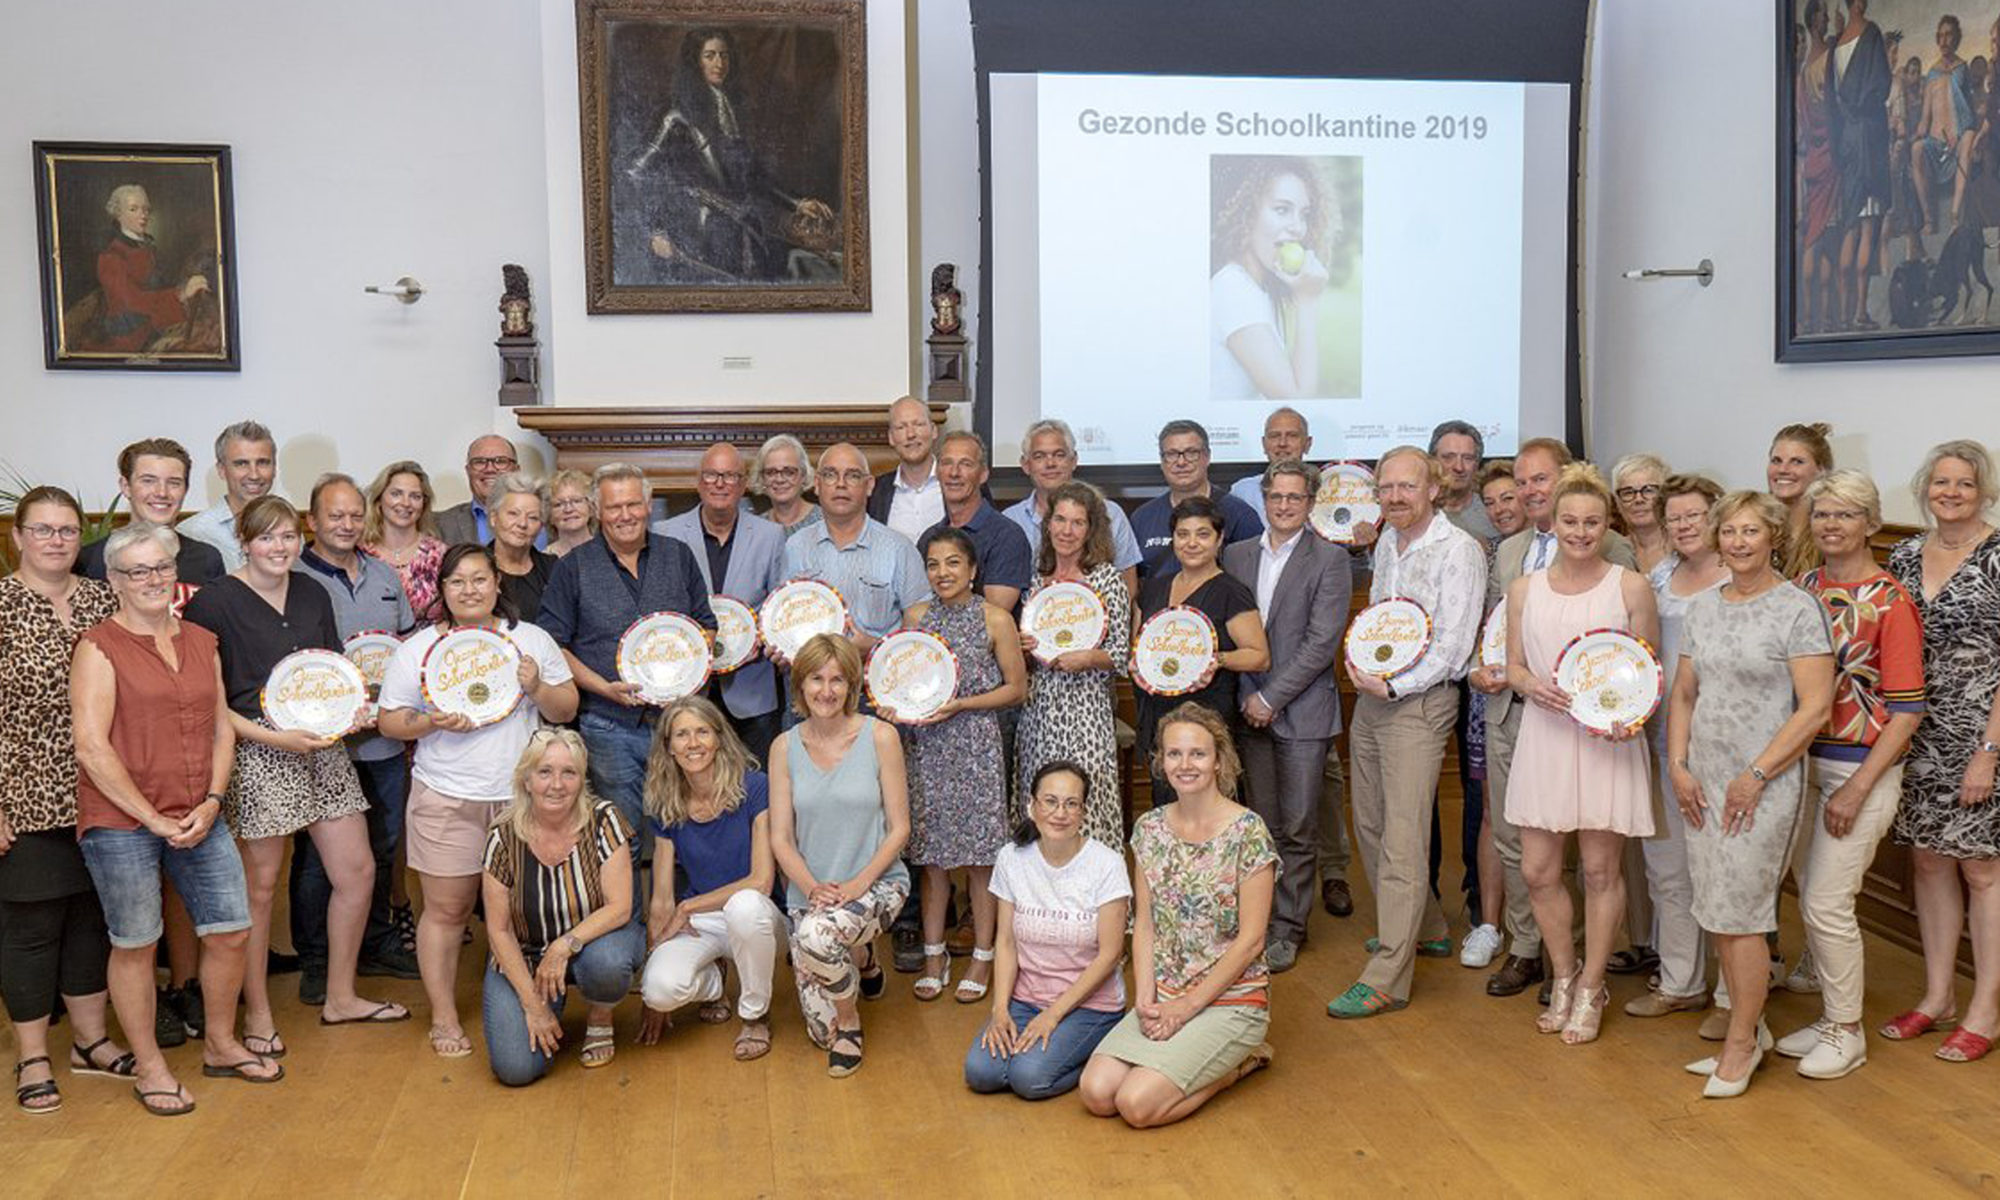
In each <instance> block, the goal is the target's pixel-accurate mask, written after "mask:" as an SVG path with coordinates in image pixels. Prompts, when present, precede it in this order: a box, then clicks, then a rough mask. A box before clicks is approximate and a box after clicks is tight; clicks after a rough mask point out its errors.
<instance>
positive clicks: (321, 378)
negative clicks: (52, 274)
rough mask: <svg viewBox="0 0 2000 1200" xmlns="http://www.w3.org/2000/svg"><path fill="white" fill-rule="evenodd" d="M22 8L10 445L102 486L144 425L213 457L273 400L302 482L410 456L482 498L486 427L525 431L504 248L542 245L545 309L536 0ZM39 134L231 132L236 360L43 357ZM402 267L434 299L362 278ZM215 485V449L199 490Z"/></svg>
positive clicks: (223, 136)
mask: <svg viewBox="0 0 2000 1200" xmlns="http://www.w3.org/2000/svg"><path fill="white" fill-rule="evenodd" d="M8 24H9V29H10V33H9V36H7V37H5V38H0V79H4V80H5V81H6V93H7V103H6V104H5V105H4V106H0V146H6V147H8V148H9V151H8V152H9V154H10V156H13V157H12V161H13V162H14V163H15V165H16V167H18V168H19V170H18V173H16V174H12V175H11V176H10V177H9V178H10V179H11V183H10V185H9V186H0V245H4V246H6V247H7V248H8V250H7V253H6V255H5V258H4V261H6V262H7V263H9V264H11V267H12V269H10V270H8V271H7V272H5V275H4V278H0V329H5V330H6V331H7V335H6V337H5V338H4V339H0V421H4V428H5V429H6V431H7V432H6V436H5V439H4V441H0V460H4V461H5V463H7V464H11V465H12V466H14V467H16V468H18V469H19V470H20V471H21V472H22V473H23V474H24V475H26V476H28V477H29V478H30V479H31V480H36V481H49V482H62V483H66V484H68V485H70V486H72V487H77V488H80V489H81V490H82V493H83V496H82V498H83V499H84V501H85V503H86V504H89V505H92V506H93V507H94V506H97V505H100V504H102V503H104V502H105V501H107V500H108V499H109V498H110V496H112V495H114V494H115V487H116V471H115V467H114V464H115V459H116V455H117V451H118V448H119V447H120V446H122V445H124V444H125V443H126V442H128V441H131V440H133V439H134V438H137V437H142V436H148V435H167V436H171V437H174V438H178V439H179V440H180V441H181V442H182V443H184V444H185V445H186V446H187V447H188V448H189V450H191V451H192V452H193V453H194V455H195V458H196V461H197V471H198V472H199V471H200V470H201V469H202V468H204V467H205V466H206V465H207V462H206V460H207V459H208V458H209V457H210V454H209V451H208V450H207V449H206V447H208V446H209V445H210V443H211V442H212V441H213V439H214V437H215V433H216V431H217V430H218V429H220V428H221V427H222V426H223V425H225V424H228V423H229V422H231V421H235V420H238V419H241V418H244V417H254V418H257V419H260V420H262V421H264V422H265V423H266V424H268V425H270V426H271V427H272V429H273V430H274V431H275V432H276V433H277V435H278V438H279V468H280V474H279V486H280V489H281V490H282V491H283V492H285V493H286V494H288V495H291V496H294V497H299V498H303V496H304V493H305V492H306V491H307V489H309V488H310V487H311V485H312V480H313V479H314V477H315V476H316V475H317V474H318V473H319V472H321V471H323V470H327V469H332V468H335V467H338V468H339V469H342V470H347V471H350V472H353V473H355V474H358V475H360V476H362V478H363V479H364V481H365V480H366V478H367V477H368V476H369V475H371V474H372V473H373V472H374V471H375V470H376V469H377V468H378V467H379V466H380V465H381V464H382V463H384V462H386V461H389V460H391V459H394V458H402V457H411V458H416V459H419V460H421V461H423V462H425V463H426V464H428V465H430V466H431V468H432V473H433V476H434V477H435V479H436V481H437V485H438V488H439V491H440V493H441V495H440V500H441V502H442V503H456V502H457V501H458V500H461V499H463V498H464V496H465V480H464V474H463V471H462V470H461V469H460V468H459V466H458V464H459V463H461V462H462V461H463V457H462V456H463V454H464V450H465V445H466V443H467V442H468V441H470V440H471V439H472V438H473V437H475V436H477V435H479V434H481V433H486V432H490V431H493V430H500V431H502V432H507V433H510V434H512V433H518V432H519V430H518V427H517V426H516V424H515V422H514V420H513V418H512V416H511V414H509V413H508V412H507V411H506V410H503V409H501V408H499V407H498V406H497V404H496V403H495V399H494V397H495V391H496V389H497V388H498V386H499V360H498V357H497V355H496V354H495V352H494V349H493V339H494V337H495V336H496V335H497V334H498V332H499V315H498V313H497V312H496V311H495V309H494V305H495V304H496V302H497V301H498V299H499V295H500V264H501V263H503V262H518V263H521V264H522V265H524V266H525V267H527V269H528V272H529V274H530V276H531V277H532V278H533V281H534V284H535V287H536V289H537V303H538V308H539V309H540V315H541V317H542V319H543V320H544V321H546V320H547V316H548V307H549V305H548V291H547V289H548V282H549V271H548V238H547V233H546V230H547V214H546V209H545V203H546V194H547V193H546V189H545V186H544V183H543V177H544V174H545V172H544V170H543V151H542V85H541V66H542V64H541V58H540V49H539V45H538V40H539V39H538V31H537V25H536V17H535V0H423V2H422V3H410V2H409V0H348V2H347V3H344V4H342V5H339V6H337V7H333V8H328V7H325V6H312V5H295V4H282V3H281V4H267V3H256V2H253V0H179V2H178V3H176V4H174V5H171V6H166V7H162V6H158V5H142V4H136V3H116V4H106V3H78V2H77V0H16V2H15V3H13V4H10V5H9V6H8ZM570 78H572V79H573V78H574V71H573V70H572V71H571V73H570ZM120 81H123V82H122V83H121V82H120ZM35 139H42V140H76V141H84V140H89V141H162V142H173V141H180V142H221V143H226V144H228V145H229V146H230V147H231V148H232V151H233V160H234V161H233V166H234V171H235V198H236V254H237V262H238V265H239V267H240V274H239V284H238V295H239V297H240V301H241V308H242V316H241V336H242V346H243V356H242V360H243V370H242V372H241V373H240V374H234V375H230V374H211V373H200V374H155V375H147V374H141V373H133V372H115V373H113V372H79V371H48V370H45V369H44V368H43V365H42V347H41V315H40V304H41V301H40V291H39V284H38V280H37V277H36V272H35V270H34V269H33V261H34V260H33V252H34V247H35V209H34V196H33V193H32V191H31V190H30V188H29V187H27V186H26V185H27V183H28V170H27V166H28V147H29V143H30V142H31V141H33V140H35ZM403 274H409V275H414V276H415V277H416V278H417V279H419V280H421V281H422V282H423V284H424V286H425V287H426V288H427V289H429V292H428V294H427V295H425V297H424V298H423V300H422V301H420V302H419V303H418V304H416V305H414V306H411V307H407V308H406V307H404V306H403V305H401V304H398V303H396V302H395V301H393V300H390V299H386V298H383V297H379V296H368V295H364V294H363V293H362V291H361V289H362V287H363V286H364V285H366V284H370V283H390V282H393V281H394V280H395V278H396V277H397V276H398V275H403ZM220 494H221V490H220V483H219V481H218V480H217V479H216V478H215V476H214V475H213V473H212V472H211V473H210V475H209V477H208V479H207V480H206V481H203V482H198V483H197V484H196V486H195V487H194V489H193V494H192V495H191V496H190V498H189V504H190V506H193V505H195V504H197V503H207V502H208V500H211V499H213V498H215V497H217V496H219V495H220Z"/></svg>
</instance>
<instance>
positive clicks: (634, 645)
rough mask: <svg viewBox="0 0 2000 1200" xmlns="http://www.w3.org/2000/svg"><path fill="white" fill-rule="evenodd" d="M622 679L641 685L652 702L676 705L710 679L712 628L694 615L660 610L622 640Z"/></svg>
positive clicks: (642, 696)
mask: <svg viewBox="0 0 2000 1200" xmlns="http://www.w3.org/2000/svg"><path fill="white" fill-rule="evenodd" d="M616 661H617V667H618V678H620V679H622V680H624V681H625V682H626V683H636V684H638V685H639V698H640V699H641V700H644V701H645V702H646V703H648V704H672V703H673V702H674V701H676V700H678V699H680V698H681V697H682V696H687V695H691V694H693V693H694V692H696V691H699V690H700V689H701V685H702V684H704V683H707V682H708V670H709V653H708V631H707V630H705V629H703V628H702V627H701V626H699V625H697V624H695V623H694V619H693V618H692V617H688V616H685V615H683V614H681V613H677V612H656V613H654V614H652V615H651V616H646V617H640V618H639V619H638V620H636V621H634V622H632V627H631V628H630V629H627V630H626V631H625V635H624V636H623V637H621V638H619V639H618V657H617V660H616Z"/></svg>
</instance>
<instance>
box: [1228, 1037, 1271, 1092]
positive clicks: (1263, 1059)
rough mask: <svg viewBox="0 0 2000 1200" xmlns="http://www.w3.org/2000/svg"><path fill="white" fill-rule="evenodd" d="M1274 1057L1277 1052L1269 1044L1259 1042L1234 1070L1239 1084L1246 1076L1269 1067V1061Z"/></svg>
mask: <svg viewBox="0 0 2000 1200" xmlns="http://www.w3.org/2000/svg"><path fill="white" fill-rule="evenodd" d="M1276 1057H1277V1051H1275V1050H1273V1049H1271V1043H1269V1042H1259V1043H1258V1044H1257V1048H1256V1049H1255V1050H1252V1051H1251V1052H1250V1053H1249V1054H1247V1055H1245V1056H1244V1059H1243V1063H1242V1065H1241V1066H1239V1067H1237V1068H1236V1079H1237V1081H1238V1082H1239V1083H1240V1082H1242V1080H1243V1079H1244V1078H1245V1077H1246V1076H1249V1075H1253V1074H1255V1073H1257V1072H1258V1071H1261V1070H1263V1069H1264V1068H1265V1067H1268V1066H1270V1065H1271V1060H1272V1059H1273V1058H1276Z"/></svg>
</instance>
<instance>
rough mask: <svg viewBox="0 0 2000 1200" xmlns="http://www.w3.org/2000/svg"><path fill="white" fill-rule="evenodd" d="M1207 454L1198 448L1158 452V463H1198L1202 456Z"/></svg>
mask: <svg viewBox="0 0 2000 1200" xmlns="http://www.w3.org/2000/svg"><path fill="white" fill-rule="evenodd" d="M1207 453H1208V451H1206V450H1203V449H1201V448H1200V447H1199V446H1197V447H1196V448H1194V449H1192V450H1162V451H1160V461H1161V462H1163V463H1191V462H1200V461H1201V458H1202V456H1203V455H1205V454H1207Z"/></svg>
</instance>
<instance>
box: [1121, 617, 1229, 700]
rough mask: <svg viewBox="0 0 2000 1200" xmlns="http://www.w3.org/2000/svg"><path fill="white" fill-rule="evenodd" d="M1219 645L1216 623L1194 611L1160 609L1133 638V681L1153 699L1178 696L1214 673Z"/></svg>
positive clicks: (1220, 652) (1189, 690) (1191, 689)
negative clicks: (1153, 696)
mask: <svg viewBox="0 0 2000 1200" xmlns="http://www.w3.org/2000/svg"><path fill="white" fill-rule="evenodd" d="M1221 645H1222V643H1221V642H1220V641H1219V640H1218V639H1217V638H1216V636H1215V623H1214V622H1212V621H1210V620H1209V619H1208V614H1206V613H1204V612H1202V611H1201V610H1200V609H1196V608H1185V607H1178V606H1177V607H1174V608H1163V609H1161V610H1160V611H1159V612H1156V613H1154V614H1153V615H1152V616H1150V617H1148V618H1147V619H1146V623H1145V624H1144V625H1141V626H1139V633H1138V635H1137V636H1136V637H1134V638H1133V639H1132V682H1134V683H1136V684H1138V685H1139V686H1140V687H1142V688H1145V689H1146V690H1147V691H1149V692H1151V693H1153V694H1154V695H1155V696H1180V695H1184V694H1186V693H1188V692H1192V691H1194V690H1195V689H1196V688H1199V687H1200V686H1201V685H1202V684H1204V683H1207V682H1208V680H1209V677H1210V676H1212V675H1214V674H1215V665H1216V661H1217V659H1219V658H1220V657H1221V654H1222V651H1221Z"/></svg>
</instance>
